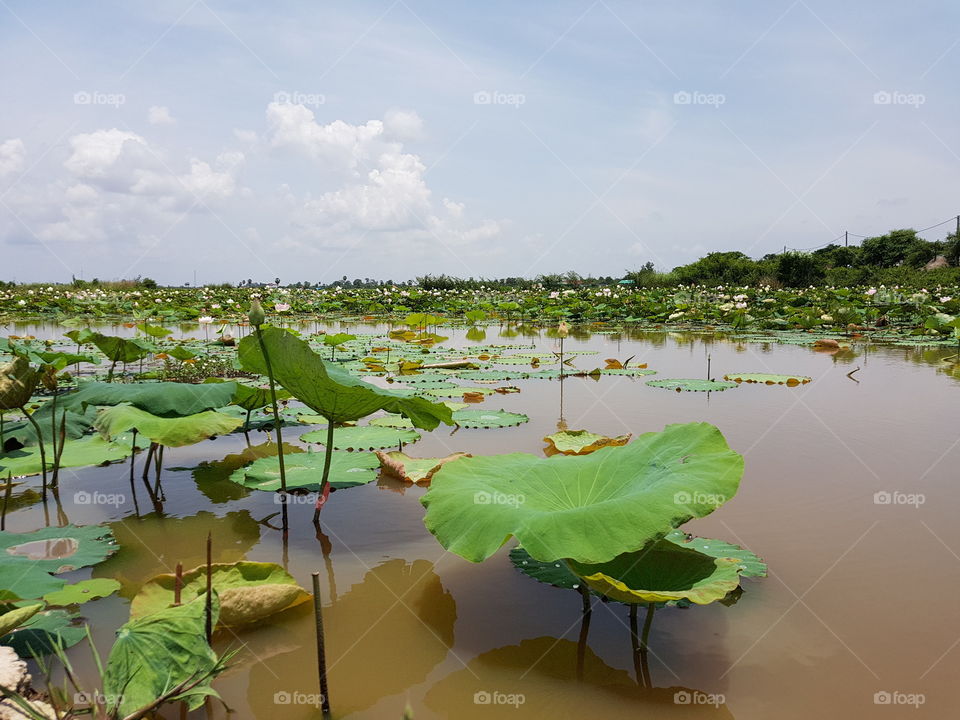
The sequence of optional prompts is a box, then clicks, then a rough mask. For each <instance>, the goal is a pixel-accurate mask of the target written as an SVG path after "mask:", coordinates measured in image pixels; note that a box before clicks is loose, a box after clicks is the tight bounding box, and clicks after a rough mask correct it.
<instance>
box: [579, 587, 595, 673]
mask: <svg viewBox="0 0 960 720" xmlns="http://www.w3.org/2000/svg"><path fill="white" fill-rule="evenodd" d="M578 590H579V591H580V595H581V596H582V597H583V612H582V613H581V618H580V637H579V638H578V639H577V680H583V665H584V660H585V657H586V653H587V635H588V634H589V632H590V618H591V617H592V616H593V608H592V607H591V605H590V591H589V590H587V588H586V586H584V585H583V584H582V583H581V585H580V587H579V588H578Z"/></svg>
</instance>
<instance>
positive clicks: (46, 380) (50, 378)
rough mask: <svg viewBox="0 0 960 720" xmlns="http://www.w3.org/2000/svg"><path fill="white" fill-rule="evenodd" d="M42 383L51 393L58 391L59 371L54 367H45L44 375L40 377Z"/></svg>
mask: <svg viewBox="0 0 960 720" xmlns="http://www.w3.org/2000/svg"><path fill="white" fill-rule="evenodd" d="M40 382H41V383H43V386H44V387H45V388H46V389H47V390H49V391H50V392H56V390H57V369H56V368H55V367H54V366H53V365H44V366H43V374H42V375H41V376H40Z"/></svg>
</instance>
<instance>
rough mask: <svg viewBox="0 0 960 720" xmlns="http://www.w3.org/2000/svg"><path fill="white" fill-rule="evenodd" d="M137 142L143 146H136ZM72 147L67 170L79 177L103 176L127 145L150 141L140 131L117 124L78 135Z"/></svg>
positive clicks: (114, 163)
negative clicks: (117, 125) (125, 128)
mask: <svg viewBox="0 0 960 720" xmlns="http://www.w3.org/2000/svg"><path fill="white" fill-rule="evenodd" d="M128 143H129V145H128ZM137 145H139V146H140V148H135V146H137ZM70 147H71V148H72V150H73V152H72V154H71V155H70V157H69V158H67V160H66V162H65V163H64V164H63V166H64V167H65V168H66V169H67V170H69V171H70V172H72V173H73V174H74V175H77V176H78V177H84V178H103V177H106V176H107V175H108V173H109V171H110V170H111V169H113V168H114V167H115V166H116V165H117V163H118V161H119V160H120V156H121V155H122V154H123V153H124V150H125V149H126V150H128V151H130V152H136V150H138V149H145V148H146V141H145V140H144V139H143V138H142V137H140V136H139V135H137V134H136V133H132V132H126V131H124V130H118V129H117V128H113V129H111V130H97V131H96V132H92V133H81V134H80V135H74V136H73V137H72V138H70Z"/></svg>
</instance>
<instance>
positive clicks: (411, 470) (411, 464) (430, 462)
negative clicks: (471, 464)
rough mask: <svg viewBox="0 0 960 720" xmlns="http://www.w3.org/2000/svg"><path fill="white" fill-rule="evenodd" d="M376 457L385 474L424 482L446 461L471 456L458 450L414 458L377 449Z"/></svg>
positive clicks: (401, 453)
mask: <svg viewBox="0 0 960 720" xmlns="http://www.w3.org/2000/svg"><path fill="white" fill-rule="evenodd" d="M377 457H378V458H379V459H380V466H381V467H382V468H383V471H384V472H385V473H386V474H388V475H392V476H394V477H396V478H399V479H400V480H403V481H404V482H409V483H424V484H425V483H428V482H430V479H431V478H432V477H433V475H434V473H435V472H437V471H438V470H439V469H440V468H442V467H443V466H444V465H445V464H446V463H448V462H451V461H453V460H459V459H460V458H464V457H473V456H472V455H469V454H467V453H462V452H458V453H453V454H452V455H447V456H446V457H444V458H414V457H410V456H409V455H407V454H406V453H403V452H400V451H399V450H394V451H393V452H389V453H385V452H383V451H380V450H378V451H377Z"/></svg>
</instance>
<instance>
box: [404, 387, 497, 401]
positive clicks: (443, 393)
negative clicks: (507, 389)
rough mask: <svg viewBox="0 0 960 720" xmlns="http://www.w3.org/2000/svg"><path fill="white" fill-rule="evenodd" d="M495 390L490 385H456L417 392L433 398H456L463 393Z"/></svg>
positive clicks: (480, 392)
mask: <svg viewBox="0 0 960 720" xmlns="http://www.w3.org/2000/svg"><path fill="white" fill-rule="evenodd" d="M495 392H496V390H494V389H493V388H490V387H481V386H479V385H457V386H455V387H452V388H433V389H428V390H424V391H423V392H419V393H418V394H420V395H423V396H425V397H433V398H458V397H462V396H463V395H464V394H465V393H476V394H480V395H492V394H493V393H495Z"/></svg>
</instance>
